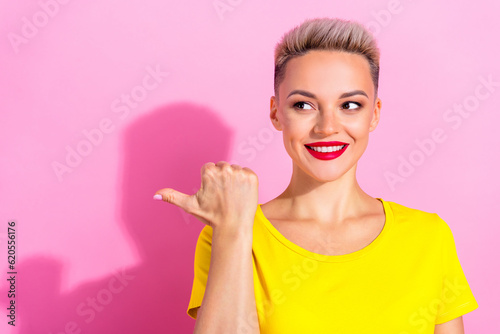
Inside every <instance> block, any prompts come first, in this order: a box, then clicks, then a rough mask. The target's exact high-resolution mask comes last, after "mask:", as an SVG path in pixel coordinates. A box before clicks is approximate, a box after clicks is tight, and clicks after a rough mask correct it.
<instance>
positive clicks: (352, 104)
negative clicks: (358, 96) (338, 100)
mask: <svg viewBox="0 0 500 334" xmlns="http://www.w3.org/2000/svg"><path fill="white" fill-rule="evenodd" d="M345 106H347V107H346V108H344V107H345ZM350 107H354V108H350ZM342 108H343V109H348V110H354V109H359V108H361V104H360V103H358V102H353V101H348V102H345V103H343V104H342Z"/></svg>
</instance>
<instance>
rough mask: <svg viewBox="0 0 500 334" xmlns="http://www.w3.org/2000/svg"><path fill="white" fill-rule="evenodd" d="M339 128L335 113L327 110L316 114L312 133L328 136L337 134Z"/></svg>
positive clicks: (338, 120) (339, 124)
mask: <svg viewBox="0 0 500 334" xmlns="http://www.w3.org/2000/svg"><path fill="white" fill-rule="evenodd" d="M341 126H342V125H341V123H340V119H339V117H338V115H336V113H335V111H333V110H327V111H324V112H320V113H319V114H318V120H317V122H316V125H315V127H314V132H315V133H318V134H321V135H324V136H328V135H331V134H333V133H338V132H339V131H340V128H341Z"/></svg>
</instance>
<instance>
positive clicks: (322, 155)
mask: <svg viewBox="0 0 500 334" xmlns="http://www.w3.org/2000/svg"><path fill="white" fill-rule="evenodd" d="M304 146H305V147H306V148H307V151H308V152H309V153H311V155H312V156H313V157H315V158H316V159H320V160H332V159H336V158H338V157H340V156H341V155H342V153H344V151H345V150H346V149H347V146H349V144H347V143H343V142H341V141H318V142H314V143H310V144H305V145H304ZM318 146H327V147H330V146H341V147H342V148H341V149H340V150H338V151H332V152H318V151H315V150H313V149H312V148H311V147H318Z"/></svg>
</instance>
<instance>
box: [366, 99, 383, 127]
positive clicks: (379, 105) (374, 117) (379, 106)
mask: <svg viewBox="0 0 500 334" xmlns="http://www.w3.org/2000/svg"><path fill="white" fill-rule="evenodd" d="M380 109H382V100H380V99H379V98H378V97H377V99H376V100H375V106H374V107H373V114H372V120H371V122H370V128H369V130H370V132H372V131H373V130H375V128H376V127H377V125H378V122H379V121H380Z"/></svg>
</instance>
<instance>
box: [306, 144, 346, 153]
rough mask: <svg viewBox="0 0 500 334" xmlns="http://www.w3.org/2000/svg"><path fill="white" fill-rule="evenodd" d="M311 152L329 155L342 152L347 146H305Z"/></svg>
mask: <svg viewBox="0 0 500 334" xmlns="http://www.w3.org/2000/svg"><path fill="white" fill-rule="evenodd" d="M304 146H305V147H307V148H308V149H310V150H313V151H316V152H320V153H329V152H336V151H340V150H342V149H343V148H344V147H346V146H347V144H344V145H333V146H308V145H304Z"/></svg>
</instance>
